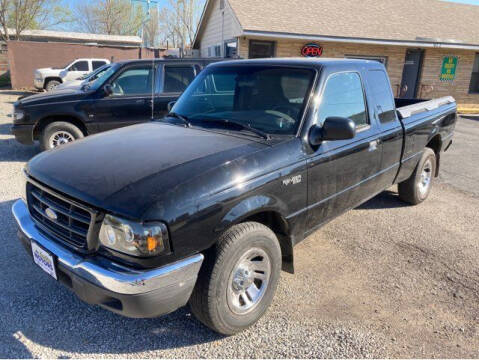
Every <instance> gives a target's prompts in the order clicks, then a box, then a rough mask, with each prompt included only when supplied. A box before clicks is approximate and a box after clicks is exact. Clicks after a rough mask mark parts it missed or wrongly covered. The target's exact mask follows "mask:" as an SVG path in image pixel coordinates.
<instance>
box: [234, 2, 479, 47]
mask: <svg viewBox="0 0 479 360" xmlns="http://www.w3.org/2000/svg"><path fill="white" fill-rule="evenodd" d="M228 2H229V4H230V6H231V7H232V9H233V11H234V12H235V14H236V16H237V18H238V20H239V22H240V24H241V26H242V28H243V30H251V31H265V32H278V33H290V34H303V35H322V36H337V37H347V38H365V39H381V40H403V41H417V40H425V39H427V40H428V41H431V42H448V41H450V40H454V41H457V42H461V43H465V44H479V27H478V26H477V25H476V24H477V19H479V6H474V5H464V4H457V3H451V2H445V1H439V0H360V1H357V0H333V1H331V0H261V1H259V0H228ZM433 39H434V40H433Z"/></svg>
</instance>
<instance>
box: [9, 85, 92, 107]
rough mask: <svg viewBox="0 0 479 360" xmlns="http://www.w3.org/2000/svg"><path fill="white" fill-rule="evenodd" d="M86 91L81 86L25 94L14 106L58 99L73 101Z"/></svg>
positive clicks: (38, 103)
mask: <svg viewBox="0 0 479 360" xmlns="http://www.w3.org/2000/svg"><path fill="white" fill-rule="evenodd" d="M86 94H87V92H84V91H82V90H81V88H67V89H59V90H55V91H49V92H44V93H40V94H35V95H30V96H27V97H25V98H23V99H21V100H19V101H17V102H16V103H15V106H32V105H40V104H47V103H55V102H60V101H73V100H78V99H80V98H83V97H84V96H85V95H86Z"/></svg>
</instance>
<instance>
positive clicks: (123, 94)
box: [12, 59, 212, 150]
mask: <svg viewBox="0 0 479 360" xmlns="http://www.w3.org/2000/svg"><path fill="white" fill-rule="evenodd" d="M211 62H212V60H207V59H162V60H156V59H155V60H130V61H123V62H119V63H115V64H112V65H111V67H109V68H108V70H106V71H105V72H103V73H102V74H101V76H99V77H98V78H97V79H96V80H95V81H94V82H92V83H90V84H87V85H84V86H83V87H82V88H81V89H65V90H58V91H55V92H48V93H43V94H36V95H31V96H28V97H25V98H23V99H21V100H19V101H17V102H16V103H15V104H14V110H13V126H12V133H13V134H14V135H15V138H16V139H17V141H18V142H20V143H22V144H26V145H29V144H33V142H34V141H35V140H39V141H40V145H41V147H42V149H43V150H46V149H51V148H54V147H56V146H59V145H63V144H65V143H68V142H71V141H74V140H76V139H80V138H83V137H84V136H87V135H91V134H95V133H99V132H102V131H106V130H111V129H115V128H119V127H122V126H128V125H133V124H138V123H141V122H146V121H150V120H151V119H153V118H159V117H162V116H163V115H165V114H166V113H167V112H168V111H167V109H168V103H169V102H171V101H174V100H176V99H177V98H178V97H179V96H180V95H181V93H182V92H183V91H184V90H185V89H186V87H187V86H188V85H189V84H190V83H191V81H193V79H194V78H195V76H196V75H197V74H199V73H200V71H201V70H202V69H203V67H204V66H206V65H207V64H209V63H211Z"/></svg>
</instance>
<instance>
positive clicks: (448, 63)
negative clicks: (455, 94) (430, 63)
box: [439, 56, 457, 81]
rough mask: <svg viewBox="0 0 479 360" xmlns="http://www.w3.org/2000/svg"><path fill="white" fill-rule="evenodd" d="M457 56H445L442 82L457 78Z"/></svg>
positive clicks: (440, 77) (441, 76)
mask: <svg viewBox="0 0 479 360" xmlns="http://www.w3.org/2000/svg"><path fill="white" fill-rule="evenodd" d="M456 68H457V56H444V59H443V60H442V68H441V75H440V76H439V79H440V80H441V81H452V80H454V78H455V77H456Z"/></svg>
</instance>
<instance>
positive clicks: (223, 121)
mask: <svg viewBox="0 0 479 360" xmlns="http://www.w3.org/2000/svg"><path fill="white" fill-rule="evenodd" d="M202 120H204V121H206V122H216V123H220V124H231V125H235V126H238V127H240V128H241V129H243V130H247V131H249V132H252V133H254V134H256V135H258V136H260V137H262V138H263V139H266V140H269V139H270V136H269V134H267V133H265V132H264V131H261V130H259V129H256V128H254V127H252V126H251V125H250V124H243V123H241V122H239V121H235V120H229V119H221V118H215V117H211V118H206V119H202Z"/></svg>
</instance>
